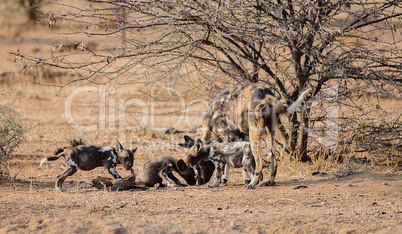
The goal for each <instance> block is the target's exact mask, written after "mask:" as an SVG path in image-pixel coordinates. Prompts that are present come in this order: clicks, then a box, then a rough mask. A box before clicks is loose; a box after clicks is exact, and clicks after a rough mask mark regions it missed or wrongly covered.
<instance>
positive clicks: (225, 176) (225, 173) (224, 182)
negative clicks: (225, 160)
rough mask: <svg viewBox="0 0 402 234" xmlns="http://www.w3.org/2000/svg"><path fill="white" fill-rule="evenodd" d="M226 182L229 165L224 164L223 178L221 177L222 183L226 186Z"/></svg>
mask: <svg viewBox="0 0 402 234" xmlns="http://www.w3.org/2000/svg"><path fill="white" fill-rule="evenodd" d="M228 180H229V164H226V165H225V172H224V173H223V176H222V183H223V184H227V182H228Z"/></svg>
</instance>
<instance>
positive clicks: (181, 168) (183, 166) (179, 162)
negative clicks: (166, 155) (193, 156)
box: [176, 159, 187, 171]
mask: <svg viewBox="0 0 402 234" xmlns="http://www.w3.org/2000/svg"><path fill="white" fill-rule="evenodd" d="M176 166H177V169H179V171H184V170H186V168H187V164H186V163H185V162H184V160H183V159H179V160H177V163H176Z"/></svg>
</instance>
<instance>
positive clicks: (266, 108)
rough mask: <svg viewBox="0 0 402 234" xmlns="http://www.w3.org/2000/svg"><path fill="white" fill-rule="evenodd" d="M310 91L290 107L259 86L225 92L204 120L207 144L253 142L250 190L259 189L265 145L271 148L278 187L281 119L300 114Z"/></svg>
mask: <svg viewBox="0 0 402 234" xmlns="http://www.w3.org/2000/svg"><path fill="white" fill-rule="evenodd" d="M310 91H311V89H308V90H306V91H304V92H303V93H301V94H300V96H299V98H298V99H297V100H296V101H295V102H294V103H292V104H291V105H290V106H289V107H288V106H286V105H284V104H283V103H281V102H280V101H279V100H277V99H276V98H275V96H274V94H273V93H272V92H271V90H270V89H269V88H267V87H265V86H263V85H259V84H245V85H238V86H235V87H231V88H228V89H225V90H224V91H222V92H221V93H220V94H219V95H218V96H217V97H216V98H215V99H214V101H213V102H212V103H211V105H210V106H209V107H208V108H207V110H206V112H205V114H204V119H203V129H204V132H203V135H202V138H201V140H202V141H203V142H206V143H208V142H212V141H214V140H216V141H226V142H231V141H234V140H236V138H241V139H246V138H247V137H248V138H249V141H250V145H251V151H252V154H253V156H254V159H255V175H254V176H253V178H252V179H251V182H250V184H249V186H248V188H255V187H256V185H257V184H258V183H259V180H260V178H261V177H262V166H263V162H262V142H263V141H264V140H265V139H263V137H264V138H265V137H269V138H270V139H266V140H267V142H269V143H270V144H271V145H270V147H271V153H272V156H271V176H270V179H269V181H268V183H267V184H268V185H274V184H275V176H276V168H277V165H276V164H277V162H276V158H275V155H274V152H273V150H272V149H275V129H276V125H277V122H278V118H279V116H280V115H283V114H291V113H293V112H295V111H296V109H297V107H298V106H299V105H300V104H301V102H302V101H303V99H304V97H305V96H306V95H307V94H308V93H309V92H310Z"/></svg>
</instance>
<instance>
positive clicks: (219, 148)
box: [186, 136, 262, 188]
mask: <svg viewBox="0 0 402 234" xmlns="http://www.w3.org/2000/svg"><path fill="white" fill-rule="evenodd" d="M186 141H194V140H193V139H191V138H190V137H188V136H187V138H186ZM194 142H195V143H193V144H192V145H193V146H192V147H191V148H190V149H189V151H188V155H187V163H188V164H189V165H190V166H192V167H194V166H195V165H197V164H198V163H199V162H202V161H209V160H210V161H212V162H213V164H214V165H215V177H214V181H213V182H212V183H211V184H210V185H208V188H213V187H216V186H218V185H219V183H220V182H221V180H222V182H223V183H227V181H228V179H229V168H230V167H234V168H240V167H243V170H242V173H243V177H244V181H245V183H246V184H248V183H250V181H251V178H250V175H249V174H251V175H254V173H255V170H254V169H255V161H254V157H253V155H252V154H251V148H250V143H249V142H246V141H236V142H226V143H219V142H212V143H210V144H207V145H204V143H203V142H202V140H200V139H197V140H196V141H194ZM223 170H225V171H224V176H223V178H222V173H223ZM260 181H262V177H261V178H260Z"/></svg>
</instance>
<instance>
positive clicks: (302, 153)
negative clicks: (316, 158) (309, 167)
mask: <svg viewBox="0 0 402 234" xmlns="http://www.w3.org/2000/svg"><path fill="white" fill-rule="evenodd" d="M308 116H309V111H308V110H304V109H303V110H302V113H301V117H302V120H301V123H302V124H301V125H300V135H301V136H300V145H299V147H298V152H297V155H299V159H300V161H302V162H308V161H311V158H310V157H309V156H308V155H307V142H308V141H307V140H308V133H307V131H306V130H305V129H306V128H308V124H309V117H308Z"/></svg>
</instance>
